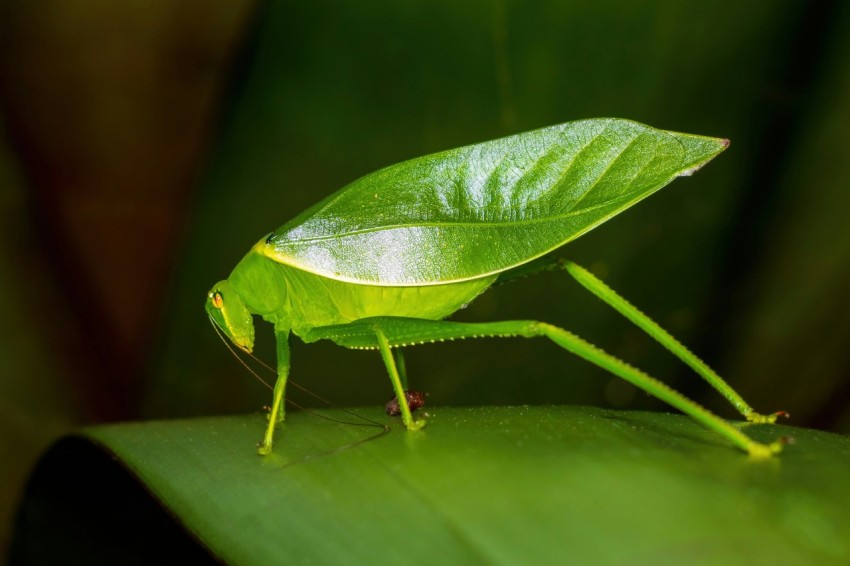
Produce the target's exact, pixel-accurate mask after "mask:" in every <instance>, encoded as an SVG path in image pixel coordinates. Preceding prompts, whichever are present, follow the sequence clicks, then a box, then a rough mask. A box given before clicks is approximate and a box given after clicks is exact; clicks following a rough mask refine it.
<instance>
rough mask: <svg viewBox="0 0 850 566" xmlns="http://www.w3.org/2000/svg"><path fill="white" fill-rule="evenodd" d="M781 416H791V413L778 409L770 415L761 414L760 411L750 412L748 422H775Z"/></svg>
mask: <svg viewBox="0 0 850 566" xmlns="http://www.w3.org/2000/svg"><path fill="white" fill-rule="evenodd" d="M779 417H784V418H786V419H787V418H790V417H791V415H790V414H789V413H788V411H776V412H775V413H771V414H769V415H760V414H759V413H749V414H748V415H747V422H749V423H751V424H773V423H775V422H776V419H778V418H779Z"/></svg>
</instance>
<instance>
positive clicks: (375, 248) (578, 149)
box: [206, 119, 782, 457]
mask: <svg viewBox="0 0 850 566" xmlns="http://www.w3.org/2000/svg"><path fill="white" fill-rule="evenodd" d="M728 143H729V142H728V141H727V140H724V139H717V138H709V137H703V136H695V135H689V134H681V133H675V132H667V131H661V130H656V129H654V128H650V127H648V126H644V125H642V124H638V123H635V122H631V121H627V120H621V119H594V120H583V121H578V122H570V123H566V124H562V125H558V126H552V127H548V128H544V129H540V130H535V131H531V132H527V133H523V134H519V135H515V136H511V137H506V138H502V139H498V140H494V141H490V142H485V143H481V144H476V145H470V146H466V147H461V148H458V149H453V150H449V151H444V152H441V153H437V154H433V155H428V156H425V157H420V158H418V159H413V160H410V161H405V162H403V163H399V164H397V165H393V166H390V167H387V168H384V169H381V170H379V171H376V172H374V173H371V174H369V175H366V176H365V177H362V178H361V179H358V180H357V181H354V182H353V183H351V184H350V185H348V186H346V187H344V188H342V189H341V190H340V191H338V192H336V193H334V194H332V195H330V196H329V197H327V198H326V199H324V200H323V201H321V202H319V203H318V204H316V205H315V206H313V207H312V208H310V209H308V210H307V211H305V212H303V213H302V214H300V215H299V216H297V217H296V218H295V219H293V220H292V221H290V222H288V223H287V224H284V225H283V226H282V227H281V228H279V229H278V230H275V231H274V232H272V233H270V234H267V235H265V236H263V238H262V239H260V241H259V242H257V244H256V245H255V246H254V247H253V248H252V249H251V250H250V251H249V252H248V254H247V255H246V256H245V257H244V258H243V259H242V261H241V262H239V264H238V265H237V266H236V268H235V269H234V270H233V272H232V273H231V274H230V277H228V278H227V279H226V280H224V281H221V282H220V283H218V284H216V285H215V286H214V287H213V288H212V290H211V291H210V292H209V295H208V298H207V302H206V311H207V313H208V315H209V317H210V319H211V320H212V321H213V323H214V324H215V325H217V326H218V327H219V328H220V329H221V330H222V331H223V332H224V334H225V335H226V336H227V337H228V338H229V339H230V340H231V341H232V342H233V343H234V344H235V345H236V346H237V347H239V348H241V349H243V350H245V351H247V352H250V351H251V350H252V348H253V344H254V323H253V318H252V317H253V315H259V316H260V317H262V318H263V319H264V320H266V321H268V322H270V323H271V324H272V325H273V326H274V332H275V336H276V343H277V375H278V377H277V383H276V384H275V387H274V397H273V403H272V409H271V414H270V418H269V424H268V428H267V430H266V434H265V437H264V439H263V441H262V443H261V444H260V447H259V452H260V454H264V455H265V454H269V453H270V452H271V450H272V441H273V437H274V431H275V425H276V424H277V423H280V422H282V421H283V420H284V403H283V399H284V393H285V388H286V380H287V377H288V374H289V357H290V356H289V335H290V334H295V335H296V336H298V337H299V338H300V339H301V340H303V341H304V342H314V341H317V340H325V339H326V340H332V341H333V342H335V343H337V344H339V345H340V346H344V347H347V348H360V349H373V350H378V351H379V352H380V354H381V357H382V358H383V360H384V363H385V364H386V367H387V371H388V373H389V376H390V379H391V381H392V384H393V387H394V390H395V392H396V397H397V399H398V400H399V408H400V410H401V414H402V420H403V422H404V424H405V426H406V427H407V428H408V429H409V430H416V429H418V428H420V427H421V426H422V425H423V424H424V422H423V421H421V420H414V418H413V417H412V416H411V413H410V409H409V407H408V403H407V401H406V398H405V395H404V389H405V385H406V375H405V370H404V364H403V359H402V358H401V348H402V347H404V346H412V345H415V344H420V343H423V342H433V341H438V340H447V339H459V338H479V337H526V338H530V337H536V336H540V337H546V338H548V339H550V340H552V341H553V342H554V343H556V344H558V345H559V346H561V347H562V348H564V349H565V350H568V351H570V352H572V353H573V354H576V355H578V356H581V357H582V358H584V359H586V360H588V361H590V362H591V363H594V364H596V365H598V366H600V367H602V368H604V369H606V370H608V371H609V372H611V373H612V374H614V375H617V376H619V377H621V378H623V379H625V380H626V381H629V382H631V383H632V384H634V385H635V386H637V387H639V388H641V389H643V390H644V391H646V392H648V393H650V394H652V395H654V396H656V397H658V398H659V399H661V400H663V401H665V402H667V403H669V404H670V405H672V406H673V407H675V408H677V409H679V410H680V411H682V412H684V413H686V414H688V415H690V416H691V417H693V418H694V419H696V420H697V421H699V422H701V423H703V424H704V425H706V426H707V427H709V428H711V429H712V430H714V431H716V432H717V433H719V434H720V435H722V436H723V437H725V438H726V439H727V440H729V441H730V442H731V443H732V444H734V445H735V446H737V447H739V448H741V449H742V450H745V451H747V452H749V453H750V454H751V455H754V456H757V457H767V456H770V455H771V454H774V453H777V452H779V451H780V450H781V446H782V443H781V441H777V442H774V443H771V444H762V443H759V442H756V441H754V440H752V439H751V438H749V437H748V436H747V435H745V434H744V433H743V432H741V431H740V430H739V429H738V428H737V427H735V426H732V425H731V424H729V423H727V422H726V421H724V420H722V419H720V418H719V417H717V416H715V415H714V414H712V413H710V412H709V411H707V410H706V409H704V408H702V407H701V406H699V405H697V404H696V403H694V402H693V401H691V400H689V399H687V398H686V397H684V396H682V395H681V394H679V393H677V392H675V391H674V390H672V389H671V388H669V387H667V386H666V385H664V384H663V383H661V382H659V381H658V380H656V379H654V378H652V377H650V376H649V375H647V374H645V373H643V372H642V371H640V370H637V369H635V368H633V367H631V366H629V365H627V364H626V363H624V362H622V361H620V360H619V359H617V358H615V357H613V356H611V355H609V354H607V353H605V352H604V351H602V350H600V349H599V348H597V347H595V346H593V345H591V344H589V343H588V342H586V341H584V340H582V339H581V338H579V337H578V336H576V335H574V334H572V333H570V332H568V331H566V330H564V329H562V328H559V327H557V326H554V325H552V324H550V323H548V322H540V321H534V320H515V321H500V322H481V323H461V322H450V321H446V320H443V319H445V318H446V317H448V316H449V315H451V314H452V313H454V312H455V311H457V310H458V309H460V308H461V307H462V306H463V305H466V304H467V303H469V302H470V301H472V300H473V299H475V297H477V296H478V295H479V294H481V293H483V292H484V291H486V290H487V288H488V287H490V286H491V285H493V284H494V283H496V282H497V281H498V282H502V281H506V280H509V279H513V278H517V277H520V276H523V275H528V274H531V273H534V272H536V271H541V270H547V269H556V270H563V271H565V272H567V273H569V274H570V275H571V276H572V277H574V278H575V279H576V280H577V281H578V282H579V283H581V284H582V285H583V286H585V287H586V288H587V289H588V290H590V291H591V292H592V293H594V294H595V295H596V296H598V297H599V298H600V299H602V300H603V301H605V302H606V303H608V304H609V305H610V306H612V307H613V308H615V309H616V310H617V311H619V312H620V313H621V314H623V315H624V316H626V317H627V318H629V319H630V320H631V321H632V322H633V323H635V324H636V325H638V326H639V327H640V328H641V329H643V330H644V331H646V332H647V333H648V334H649V335H650V336H652V337H653V338H654V339H656V340H658V341H659V342H660V343H661V344H662V345H664V346H665V347H666V348H668V349H669V350H670V351H671V352H673V354H675V355H676V356H678V357H679V358H680V359H681V360H682V361H683V362H685V363H686V364H688V365H689V366H690V367H692V368H693V369H694V370H695V371H696V372H697V373H698V374H699V375H701V376H702V377H703V378H704V379H705V380H706V381H707V382H708V383H709V384H711V385H712V386H713V387H714V388H715V389H717V390H718V391H719V392H720V393H721V394H722V395H724V396H725V397H726V398H727V399H728V400H729V401H730V402H731V403H732V405H733V406H734V407H735V408H736V409H737V410H738V411H739V412H740V413H741V414H742V415H743V416H744V417H745V418H746V419H747V420H748V421H750V422H756V423H765V422H774V421H775V420H776V417H777V414H779V413H777V414H772V415H760V414H758V413H756V412H755V411H754V410H753V409H752V408H751V407H750V406H749V405H748V404H747V403H745V402H744V400H743V399H741V397H740V396H739V395H738V394H737V393H736V392H735V391H733V390H732V388H731V387H730V386H729V385H728V384H727V383H726V382H725V381H723V379H721V378H720V377H719V376H718V375H717V374H716V373H714V372H713V371H712V370H711V369H710V368H709V367H708V366H706V365H705V364H704V363H703V362H702V361H700V360H699V359H698V358H697V357H696V356H694V355H693V354H692V353H691V352H690V351H689V350H688V349H687V348H685V347H684V346H683V345H682V344H681V343H679V342H678V341H676V340H675V339H674V338H673V337H672V336H670V335H669V334H668V333H667V332H666V331H664V330H663V329H661V328H660V327H659V326H658V325H657V324H656V323H654V322H653V321H652V320H650V319H649V318H647V317H646V316H645V315H643V314H642V313H640V311H638V310H637V309H636V308H635V307H633V306H631V305H630V304H629V303H628V302H626V301H625V300H624V299H623V298H622V297H620V296H619V295H617V294H616V293H614V291H613V290H611V289H610V288H609V287H607V286H606V285H605V284H604V283H602V282H601V281H600V280H599V279H597V278H596V277H595V276H593V275H592V274H591V273H590V272H588V271H586V270H585V269H583V268H582V267H580V266H578V265H576V264H575V263H572V262H569V261H561V260H554V259H549V256H548V255H547V254H549V253H550V252H552V251H553V250H555V249H557V248H559V247H561V246H563V245H564V244H566V243H567V242H569V241H571V240H573V239H575V238H577V237H579V236H581V235H582V234H584V233H585V232H587V231H588V230H590V229H592V228H594V227H596V226H598V225H599V224H601V223H603V222H605V221H606V220H608V219H609V218H611V217H612V216H614V215H616V214H618V213H620V212H622V211H623V210H625V209H627V208H629V207H630V206H632V205H633V204H635V203H637V202H638V201H640V200H642V199H644V198H646V197H647V196H649V195H650V194H652V193H654V192H655V191H657V190H658V189H660V188H661V187H663V186H665V185H667V184H668V183H670V182H671V181H672V180H674V179H675V178H676V177H679V176H683V175H690V174H691V173H693V172H694V171H696V170H697V169H699V168H700V167H702V166H703V165H705V164H706V163H707V162H708V161H710V160H711V159H712V158H714V157H715V156H716V155H718V154H719V153H720V152H721V151H723V150H724V149H725V148H726V147H727V146H728Z"/></svg>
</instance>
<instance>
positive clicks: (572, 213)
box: [275, 191, 640, 245]
mask: <svg viewBox="0 0 850 566" xmlns="http://www.w3.org/2000/svg"><path fill="white" fill-rule="evenodd" d="M638 192H640V191H631V192H628V193H625V194H622V195H620V196H618V197H615V198H612V199H609V200H606V201H605V202H602V203H599V204H596V205H593V206H587V207H584V208H582V209H581V210H572V209H571V210H570V211H568V212H565V213H562V214H556V215H553V216H543V217H539V218H529V219H525V220H515V221H512V222H510V223H509V224H506V223H505V222H490V221H485V222H468V221H465V222H464V221H458V222H450V221H442V222H417V223H415V224H414V223H404V224H402V223H399V224H386V225H384V226H376V227H373V228H363V229H362V230H350V231H347V232H341V233H338V234H332V235H328V236H312V237H309V238H298V239H292V240H286V241H284V242H275V244H281V245H286V244H296V243H299V244H300V243H310V242H321V241H325V240H335V239H337V238H344V237H348V236H356V235H359V234H369V233H372V232H382V231H385V230H394V229H398V228H412V227H417V228H420V227H421V228H440V227H448V226H450V227H452V228H464V227H469V228H472V227H474V228H494V227H496V228H506V227H515V226H532V225H535V224H542V223H545V222H552V221H557V220H564V219H567V218H569V217H571V216H579V215H581V214H586V213H588V212H591V211H593V210H596V209H599V208H605V207H606V206H610V205H611V204H612V203H615V202H618V201H620V200H628V198H629V197H631V196H632V195H634V194H635V193H638ZM526 212H527V209H526Z"/></svg>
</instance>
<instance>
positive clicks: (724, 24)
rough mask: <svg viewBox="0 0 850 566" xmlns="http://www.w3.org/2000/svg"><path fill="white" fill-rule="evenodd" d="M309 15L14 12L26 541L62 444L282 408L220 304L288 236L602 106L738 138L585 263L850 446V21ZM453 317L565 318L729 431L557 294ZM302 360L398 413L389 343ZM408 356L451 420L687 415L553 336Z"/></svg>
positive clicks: (3, 501) (13, 440) (0, 200)
mask: <svg viewBox="0 0 850 566" xmlns="http://www.w3.org/2000/svg"><path fill="white" fill-rule="evenodd" d="M293 4H294V3H283V2H276V1H275V2H258V1H242V2H239V1H235V0H214V1H209V0H207V1H205V2H200V1H193V0H190V1H184V2H179V3H173V2H167V1H165V0H154V1H141V0H134V1H126V2H120V3H119V2H109V1H106V0H99V1H93V0H69V1H66V2H62V3H55V2H48V1H47V0H0V128H2V130H0V230H2V236H0V323H2V324H0V333H2V334H0V338H2V339H0V372H2V374H0V461H2V462H3V464H2V468H0V472H2V477H0V483H1V484H2V485H3V486H4V487H3V489H2V490H0V525H2V524H5V523H7V522H8V521H9V520H10V517H11V513H12V509H13V505H14V502H15V498H16V497H17V494H18V492H19V490H20V487H21V485H22V482H23V481H24V478H25V476H26V473H27V471H28V470H29V469H30V467H31V466H32V463H33V461H34V459H35V458H36V457H37V456H38V454H39V453H40V452H41V451H43V449H44V448H45V447H46V445H47V444H48V443H49V442H51V441H52V440H53V439H55V438H56V437H57V436H58V435H60V434H62V433H63V432H67V431H69V430H73V429H74V428H75V427H77V426H79V425H81V424H91V423H100V422H110V421H116V420H128V419H150V418H174V417H185V416H193V415H209V414H222V413H233V412H249V411H258V410H259V408H260V406H261V405H263V404H264V403H266V402H268V398H269V394H268V392H267V391H266V390H265V389H264V388H263V387H262V386H261V385H259V384H258V383H257V382H256V381H254V380H253V378H251V377H250V376H249V375H248V374H247V373H246V372H245V371H244V370H242V369H241V368H240V366H238V365H237V363H236V362H235V361H234V360H233V359H232V358H231V357H230V354H229V353H228V352H227V351H226V349H225V348H224V346H223V345H222V344H221V343H220V342H218V339H217V338H216V336H215V334H214V332H213V331H212V329H211V328H210V327H209V324H208V321H207V320H206V317H205V316H204V314H203V308H202V307H203V302H204V298H205V294H206V291H207V290H208V289H209V287H210V286H211V285H212V284H213V283H215V282H216V281H218V280H220V279H222V278H224V277H226V276H227V274H228V273H229V271H230V269H232V267H233V266H234V265H235V264H236V263H237V262H238V260H239V259H240V258H241V256H242V255H243V254H244V253H246V252H247V250H248V249H249V248H250V246H251V245H252V244H253V243H254V242H255V241H256V240H257V239H258V238H259V237H260V236H262V235H263V234H264V233H266V232H268V231H270V230H271V229H274V228H276V227H277V226H279V225H281V224H282V223H283V222H285V221H286V220H288V219H289V218H291V217H292V216H293V215H295V214H296V213H298V212H300V211H301V210H303V209H304V208H305V207H306V206H308V205H310V204H312V203H313V202H315V201H317V200H318V199H319V198H321V197H323V196H325V195H327V194H329V193H330V192H333V191H334V190H336V189H338V188H339V187H341V186H343V185H344V184H346V183H347V182H349V181H352V180H354V179H355V178H357V177H359V176H361V175H363V174H365V173H368V172H370V171H372V170H374V169H376V168H378V167H382V166H385V165H389V164H391V163H394V162H397V161H400V160H403V159H406V158H410V157H415V156H418V155H422V154H425V153H429V152H433V151H438V150H441V149H447V148H450V147H455V146H458V145H462V144H466V143H472V142H477V141H483V140H486V139H491V138H494V137H498V136H502V135H507V134H512V133H516V132H519V131H523V130H528V129H533V128H537V127H542V126H546V125H550V124H555V123H560V122H565V121H569V120H574V119H581V118H588V117H601V116H618V117H624V118H631V119H634V120H638V121H641V122H645V123H647V124H650V125H653V126H656V127H659V128H664V129H670V130H678V131H684V132H690V133H697V134H704V135H712V136H722V137H728V138H730V139H731V140H732V146H731V147H730V148H729V149H728V150H727V151H726V152H725V153H724V154H723V155H721V156H720V157H719V158H718V159H717V160H716V161H715V162H713V163H712V164H711V165H710V166H708V167H707V168H705V169H704V170H703V171H701V172H700V173H699V174H697V175H696V176H694V177H693V178H688V179H682V180H679V181H677V182H675V183H674V184H673V185H671V186H670V187H668V188H667V189H665V190H664V191H662V192H661V193H659V194H658V195H656V196H654V197H653V198H651V199H649V200H648V201H646V202H644V203H641V205H640V206H638V207H636V208H635V209H634V210H630V211H628V212H627V213H625V214H623V215H622V216H619V217H617V218H616V219H614V220H612V221H610V222H608V223H607V224H605V225H604V226H602V227H601V228H600V229H598V230H595V231H593V232H591V233H590V234H588V235H586V236H584V237H583V238H581V239H580V240H578V241H577V242H575V243H573V244H570V246H569V247H567V248H565V249H564V250H563V255H564V256H566V257H569V258H571V259H575V260H576V261H578V262H580V263H582V264H584V265H585V266H587V267H590V268H592V269H593V270H594V271H595V272H596V273H597V274H598V275H600V276H602V277H603V278H604V279H605V280H606V281H607V282H608V283H609V284H611V285H612V286H613V287H614V288H615V289H617V290H619V291H620V292H622V293H623V294H624V295H625V296H626V297H627V298H629V299H631V300H632V301H633V302H634V303H635V304H636V305H638V306H639V307H640V308H641V309H642V310H644V311H645V312H647V313H648V314H650V315H651V316H653V317H654V318H656V320H658V321H659V322H660V323H661V324H662V325H664V326H666V327H667V328H668V329H669V330H670V331H671V332H672V333H673V334H674V335H676V336H677V337H679V338H680V339H682V340H683V341H684V342H685V343H686V344H688V345H690V346H692V348H693V349H694V350H695V351H696V352H697V353H698V354H699V355H701V356H702V357H703V358H704V359H706V361H708V362H709V364H710V365H712V366H713V367H715V369H717V370H718V371H719V372H720V373H721V375H724V376H725V377H727V378H728V379H729V381H730V382H731V383H732V384H733V386H735V387H736V388H738V390H739V391H740V392H741V393H742V394H743V395H744V397H745V398H747V399H748V400H749V401H750V402H751V403H752V404H753V405H754V406H755V407H756V408H757V409H758V410H761V411H763V412H769V411H773V410H779V409H782V410H787V411H789V412H790V413H791V415H792V420H791V421H790V422H791V423H792V424H795V425H801V426H811V427H817V428H824V429H828V430H834V431H838V432H844V433H847V432H850V356H848V353H847V347H848V344H850V306H848V301H847V299H846V298H845V297H846V293H847V290H848V289H850V261H849V260H850V222H848V221H847V219H846V218H847V215H848V212H847V211H848V210H850V159H848V155H850V150H848V146H847V142H846V141H845V136H846V132H847V130H848V126H850V4H848V3H843V2H805V3H803V2H787V1H784V0H782V1H780V0H776V1H767V0H763V1H756V2H746V3H743V2H740V1H738V0H728V1H727V0H715V1H707V2H700V3H698V4H694V3H686V2H674V1H669V2H663V1H657V2H644V3H640V4H639V5H638V3H634V2H630V1H628V0H621V1H615V0H597V1H595V2H592V3H588V2H578V1H575V2H572V1H557V0H551V1H541V2H518V1H516V2H509V1H485V0H476V1H468V2H462V3H453V2H448V1H444V2H439V1H438V2H434V1H430V2H405V3H397V2H390V1H381V2H369V3H366V4H365V5H364V3H351V2H342V1H324V2H315V3H311V4H310V6H309V7H307V6H303V5H293ZM459 318H464V319H469V320H493V319H505V318H543V319H545V320H548V321H551V322H554V323H556V324H560V325H563V326H565V327H566V328H568V329H570V330H573V331H575V332H577V333H579V334H580V335H582V336H584V337H586V338H588V339H590V340H591V341H593V342H595V343H597V344H598V345H600V346H602V347H604V348H605V349H607V350H609V351H610V352H612V353H614V354H615V355H617V356H620V357H622V358H624V359H626V360H628V361H630V362H632V363H634V364H635V365H637V366H638V367H641V368H643V369H646V370H647V371H649V372H650V373H652V374H653V375H656V376H658V377H660V378H662V379H664V380H665V381H667V382H668V383H671V384H674V385H675V386H676V387H677V388H679V389H680V390H682V391H683V392H685V393H687V394H688V395H689V396H691V397H693V398H695V399H698V400H699V401H700V402H703V403H705V404H706V405H708V406H710V407H712V408H714V409H716V410H718V411H720V412H721V414H722V415H724V416H727V417H730V418H731V417H734V416H735V415H734V413H733V411H732V410H731V409H730V408H729V407H728V406H726V405H724V403H723V402H722V400H720V399H718V396H717V394H716V393H714V392H712V391H710V390H709V388H708V387H707V386H706V385H705V384H703V383H702V382H700V381H699V380H698V379H697V378H696V377H695V376H694V375H693V374H692V373H691V372H689V371H688V370H686V369H683V367H682V366H681V364H680V363H678V362H677V361H676V360H675V359H674V358H672V356H671V355H669V354H668V353H666V352H665V351H663V350H662V349H661V348H660V347H659V346H657V345H655V344H653V343H652V342H651V341H650V340H649V339H648V338H646V337H645V336H643V335H642V334H641V333H640V331H638V330H636V329H635V328H633V327H631V326H630V325H629V323H628V322H626V321H624V320H622V319H620V318H619V317H618V315H616V314H615V313H613V312H611V311H610V309H608V308H607V307H605V306H604V305H603V304H601V303H600V302H598V301H597V300H595V299H593V298H592V297H591V296H590V295H588V294H587V292H585V291H583V290H582V289H580V288H579V287H578V286H577V285H576V284H575V283H573V282H572V281H570V280H569V279H568V278H567V276H565V275H563V274H546V275H542V276H540V277H537V278H535V279H529V280H525V281H520V282H518V283H515V284H512V285H509V286H504V287H500V288H498V289H495V290H493V291H492V292H490V293H489V294H487V295H485V296H483V297H481V298H480V299H479V300H478V301H476V302H475V303H473V305H472V306H470V308H468V309H466V310H465V311H463V312H462V313H460V314H459ZM258 341H259V344H258V350H259V352H260V353H261V355H263V356H264V357H266V358H267V359H269V360H273V352H272V351H271V342H272V341H271V329H270V328H269V327H268V326H267V325H264V324H262V323H259V324H258ZM293 356H294V358H293V375H294V379H295V380H297V381H298V382H300V383H303V384H305V385H307V386H309V387H310V388H311V389H313V390H315V391H317V392H318V393H321V394H323V395H327V396H328V397H330V398H331V399H333V400H334V402H335V403H337V404H339V405H346V406H348V405H350V406H356V405H364V404H370V405H373V404H377V403H381V402H384V401H385V400H386V398H388V397H389V394H390V387H389V382H388V380H387V378H386V376H385V372H384V369H383V366H382V364H381V362H380V359H379V356H377V355H376V354H374V353H362V352H350V351H344V350H341V349H338V348H336V347H334V346H331V345H325V344H316V345H311V346H309V347H307V346H304V345H302V344H294V348H293ZM408 368H409V372H410V375H411V381H412V385H413V386H414V387H415V388H417V389H422V390H425V391H427V392H428V393H429V395H430V396H429V404H430V405H431V406H435V405H441V404H455V405H460V404H489V403H496V404H522V403H529V404H542V403H574V404H598V405H604V406H614V407H623V408H641V409H643V408H651V409H663V406H661V405H659V404H658V403H656V402H654V401H653V400H651V399H649V398H648V397H647V396H645V395H644V394H642V393H636V392H635V391H634V390H633V389H632V388H631V386H629V385H627V384H624V383H621V382H619V381H617V380H616V379H613V378H611V377H610V376H608V375H607V374H605V373H603V372H601V371H599V370H597V369H595V368H593V367H590V366H588V365H587V364H585V363H583V362H581V361H578V360H575V359H573V358H571V357H569V356H568V355H567V354H565V353H563V352H561V351H559V350H558V349H557V348H555V347H554V346H552V345H550V344H547V343H545V342H543V341H521V340H516V341H511V342H504V341H502V342H497V341H492V342H486V341H482V342H478V343H476V342H467V343H453V344H447V345H440V346H427V347H422V348H419V349H414V350H409V352H408ZM258 434H259V432H258ZM258 438H259V436H258ZM4 531H5V529H4ZM2 541H3V539H0V542H2Z"/></svg>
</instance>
